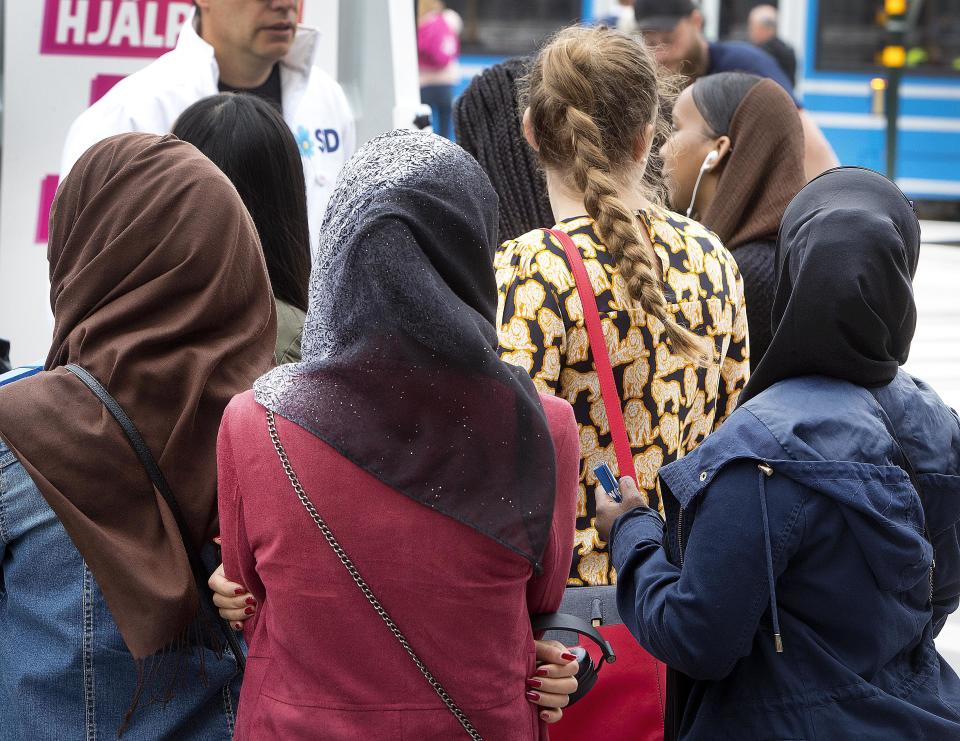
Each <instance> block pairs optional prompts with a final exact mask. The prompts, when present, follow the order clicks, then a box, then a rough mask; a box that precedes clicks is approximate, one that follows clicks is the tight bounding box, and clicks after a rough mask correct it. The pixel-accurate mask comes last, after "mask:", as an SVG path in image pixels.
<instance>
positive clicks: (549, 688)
mask: <svg viewBox="0 0 960 741" xmlns="http://www.w3.org/2000/svg"><path fill="white" fill-rule="evenodd" d="M535 643H536V646H537V671H536V676H534V677H530V678H529V679H527V687H528V688H529V690H528V691H527V700H529V701H530V702H531V703H533V704H534V705H539V706H540V707H542V708H543V710H541V711H540V719H541V720H543V721H545V722H547V723H556V722H557V721H558V720H560V718H562V717H563V708H565V707H566V706H567V704H568V703H569V702H570V695H572V694H573V693H574V692H576V691H577V680H576V674H577V669H578V668H579V665H578V664H577V659H576V657H575V656H574V655H573V654H571V653H569V651H568V650H567V647H566V646H564V645H563V644H562V643H560V642H559V641H535Z"/></svg>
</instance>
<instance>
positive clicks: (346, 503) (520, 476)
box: [218, 131, 579, 740]
mask: <svg viewBox="0 0 960 741" xmlns="http://www.w3.org/2000/svg"><path fill="white" fill-rule="evenodd" d="M496 232H497V197H496V194H495V193H494V192H493V189H492V188H491V186H490V183H489V181H488V180H487V178H486V176H485V175H484V174H483V171H482V170H481V169H480V167H479V166H478V165H477V163H476V162H475V161H474V160H473V159H472V158H471V157H470V156H469V155H467V154H466V153H465V152H464V151H463V150H462V149H461V148H460V147H457V146H455V145H454V144H452V143H450V142H448V141H446V140H444V139H442V138H440V137H438V136H435V135H432V134H422V133H413V132H408V131H398V132H393V133H391V134H385V135H383V136H380V137H377V138H376V139H374V140H372V141H371V142H369V143H368V144H366V145H364V147H363V148H362V149H361V150H360V151H359V152H358V153H357V155H356V157H354V158H353V159H351V161H350V162H349V163H348V164H347V167H346V169H345V170H344V178H343V180H342V182H341V185H340V186H339V187H338V188H337V190H336V191H335V192H334V195H333V197H332V199H331V202H330V208H329V209H328V211H327V216H326V219H325V222H324V233H323V239H322V240H321V245H320V251H319V254H318V256H317V261H316V265H315V266H314V274H313V279H312V281H311V291H312V295H311V297H310V298H311V301H310V312H309V315H308V318H307V325H306V329H305V332H304V347H303V357H304V360H303V362H302V363H298V364H295V365H287V366H282V367H280V368H277V369H275V370H274V371H272V372H270V373H268V374H267V375H265V376H263V377H262V378H261V379H259V380H258V381H257V382H256V384H255V386H254V390H253V391H252V392H248V393H245V394H243V395H241V396H238V397H237V398H236V399H234V401H233V403H232V404H231V405H230V407H229V408H228V409H227V412H226V413H225V415H224V420H223V426H222V428H221V433H220V443H219V453H218V461H219V466H220V479H219V490H220V521H221V527H222V540H223V556H224V568H225V572H226V575H227V576H228V577H231V578H232V580H233V581H234V582H239V583H241V584H244V585H245V586H246V587H247V588H248V589H249V590H250V592H251V594H252V599H253V601H254V602H255V603H256V604H257V605H258V607H257V608H256V609H255V610H254V608H253V607H251V608H249V612H255V613H256V614H255V616H254V617H252V618H251V619H250V625H251V627H250V629H249V630H250V631H252V637H251V652H250V653H251V659H250V662H249V664H248V669H247V674H246V677H245V678H244V684H243V690H242V695H241V702H240V714H239V718H238V722H237V732H236V738H237V739H248V738H256V739H261V738H266V737H270V738H283V739H305V740H306V739H315V738H317V736H318V729H322V733H321V734H320V735H323V736H327V737H331V738H376V739H391V738H401V737H405V738H459V737H460V736H461V735H464V733H463V729H462V728H461V727H460V723H459V722H458V720H457V719H456V718H455V717H454V715H453V714H452V713H451V712H450V710H449V709H448V708H447V707H444V703H443V702H441V700H440V698H439V697H438V696H437V693H436V692H435V690H434V688H432V687H431V686H430V685H429V684H428V683H427V681H425V678H424V677H423V676H421V672H420V671H418V669H417V666H416V665H415V664H414V662H413V661H411V657H410V656H409V655H407V653H405V651H404V648H403V647H401V645H400V644H399V643H398V641H397V639H396V637H395V636H394V635H392V634H391V631H390V630H389V629H388V627H387V625H385V624H384V621H383V620H382V619H381V616H380V615H378V613H377V611H376V610H375V609H374V607H373V606H372V605H371V603H370V602H369V601H368V600H367V599H366V598H365V596H364V593H363V592H361V591H360V589H358V583H354V579H351V575H350V574H349V573H348V571H347V570H346V569H345V568H344V564H342V563H341V562H340V561H339V560H338V558H337V557H336V556H335V554H334V553H333V552H331V545H332V543H330V544H328V542H327V541H326V540H325V539H324V534H323V533H321V531H320V529H318V527H317V524H318V523H317V524H315V522H312V521H311V512H310V511H308V509H305V505H307V504H308V502H307V501H305V500H310V499H312V501H313V502H314V503H315V504H316V510H315V511H317V512H318V513H319V517H321V518H323V520H325V521H326V522H327V523H329V528H330V530H331V531H333V532H334V533H335V535H336V539H337V541H339V543H340V545H341V546H342V548H343V550H345V551H346V553H347V554H348V555H349V558H350V559H351V560H352V561H353V562H354V563H355V564H356V568H357V570H358V571H359V572H360V573H361V574H362V575H363V578H364V580H366V581H367V583H368V584H369V588H370V590H371V591H372V592H373V594H374V595H375V596H376V598H377V599H378V600H380V601H381V602H382V604H383V605H384V606H386V608H387V610H388V612H389V613H390V617H391V618H392V619H393V620H395V621H396V625H397V626H398V627H399V629H400V630H401V631H402V632H403V633H404V634H405V636H406V638H407V639H408V640H409V645H410V646H411V647H412V650H413V652H414V653H416V654H417V655H418V656H419V658H420V659H421V660H422V661H423V662H424V663H425V664H426V666H428V667H429V669H430V671H431V672H432V673H433V674H434V676H435V677H436V678H437V680H438V681H439V682H440V683H441V684H442V685H443V687H444V688H445V689H446V691H448V692H449V694H450V697H452V698H453V701H454V702H456V703H457V704H458V705H459V706H460V708H461V710H462V711H463V713H464V714H465V715H466V718H467V719H468V720H469V722H470V723H472V724H473V725H475V726H476V728H477V729H478V730H479V731H480V733H481V734H482V735H483V736H484V737H485V738H488V739H506V738H522V739H537V738H545V737H546V729H545V725H544V724H543V723H542V722H540V721H545V720H551V719H555V718H556V717H557V716H559V712H555V713H552V712H551V711H550V710H548V709H544V708H542V707H539V706H538V705H543V706H546V708H551V709H552V710H554V711H557V710H559V708H560V707H562V706H563V705H564V704H565V703H566V699H567V698H566V695H568V694H569V693H570V692H572V691H573V690H574V689H575V688H576V682H575V681H573V680H572V679H571V676H572V674H574V673H576V667H577V665H576V662H575V661H573V656H572V655H569V654H568V655H567V658H566V659H565V660H564V663H563V664H562V665H558V664H551V665H550V666H540V667H539V669H540V670H542V673H541V674H539V675H538V674H537V671H538V666H537V665H536V663H535V656H536V654H535V644H534V639H533V635H532V629H531V622H530V615H531V614H537V613H544V612H547V613H549V612H553V611H554V610H556V608H557V607H558V606H559V604H560V600H561V597H562V595H563V585H564V581H565V580H566V575H567V569H568V566H569V562H570V553H571V551H572V548H573V525H574V512H575V508H576V497H577V469H578V463H579V447H578V440H577V426H576V423H575V420H574V416H573V411H572V410H571V408H570V405H569V404H567V403H566V402H564V401H562V400H560V399H556V398H553V397H552V396H540V395H539V394H538V393H537V390H536V386H535V385H534V384H533V383H532V381H531V380H530V378H529V377H528V376H527V374H526V373H525V372H524V371H523V370H522V369H521V368H517V367H516V366H513V365H510V364H509V363H506V362H503V361H501V360H500V359H499V358H498V357H497V355H496V353H495V347H496V338H497V335H496V329H495V328H494V325H493V322H494V318H495V316H496V305H497V291H496V282H495V280H494V272H493V265H492V258H493V251H494V249H495V246H496V245H495V240H496ZM360 410H364V411H363V412H362V414H361V415H360V416H357V415H358V413H359V412H360ZM278 456H281V458H282V457H283V456H288V457H287V459H286V460H287V461H288V463H287V464H286V465H281V458H278ZM285 467H286V468H287V470H286V472H285ZM294 478H296V480H297V481H298V484H297V485H300V486H302V489H301V490H300V491H297V490H295V485H294V484H293V481H294ZM507 493H509V494H507ZM298 495H299V496H300V499H299V500H298ZM249 612H247V614H249ZM554 650H555V651H559V652H561V653H562V652H563V649H562V648H559V647H556V648H554ZM318 666H323V667H325V668H326V670H325V671H322V672H321V671H317V667H318ZM557 672H559V673H557ZM564 672H565V674H564Z"/></svg>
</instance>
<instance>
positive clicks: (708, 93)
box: [662, 72, 806, 370]
mask: <svg viewBox="0 0 960 741" xmlns="http://www.w3.org/2000/svg"><path fill="white" fill-rule="evenodd" d="M803 151H804V150H803V125H802V123H801V121H800V116H799V114H798V113H797V106H796V104H795V103H794V102H793V100H792V99H791V98H790V96H789V95H787V93H785V92H784V91H783V89H782V88H781V87H780V86H779V85H777V84H776V83H775V82H772V81H771V80H765V79H763V78H761V77H757V76H756V75H748V74H745V73H743V72H723V73H721V74H717V75H710V76H708V77H701V78H700V79H699V80H697V81H696V82H695V83H693V85H691V86H690V87H688V88H687V89H686V90H684V91H683V93H682V94H681V95H680V97H679V98H678V100H677V103H676V105H675V106H674V109H673V135H672V136H671V137H670V138H669V139H668V140H667V142H666V143H665V145H664V147H663V149H662V154H663V160H664V167H663V170H664V175H665V177H666V180H667V186H668V188H669V190H670V203H671V205H672V206H673V208H674V209H676V210H677V211H684V212H685V213H687V214H688V215H691V216H693V218H695V219H698V220H699V221H700V222H701V223H702V224H703V225H704V226H706V227H707V228H708V229H710V230H712V231H713V232H715V233H716V235H717V236H718V237H720V239H721V240H723V243H724V245H726V247H727V249H728V250H730V251H731V252H732V253H733V256H734V258H735V259H736V261H737V266H738V267H739V268H740V274H741V275H742V276H743V284H744V289H745V290H746V298H747V318H748V324H749V332H750V368H751V370H752V369H754V368H756V366H757V364H758V363H759V362H760V359H761V358H762V357H763V355H764V353H765V352H766V350H767V347H769V345H770V339H771V336H772V327H771V321H770V312H771V309H772V305H773V294H774V291H775V289H776V287H777V286H776V276H775V271H774V253H775V249H776V241H777V231H778V229H779V228H780V220H781V219H782V218H783V212H784V211H785V210H786V208H787V204H789V203H790V201H791V199H793V197H794V196H795V195H796V194H797V193H799V192H800V189H801V188H802V187H803V186H804V185H805V184H806V176H805V174H804V169H803Z"/></svg>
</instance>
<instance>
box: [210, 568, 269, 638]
mask: <svg viewBox="0 0 960 741" xmlns="http://www.w3.org/2000/svg"><path fill="white" fill-rule="evenodd" d="M207 584H209V585H210V589H212V590H213V604H215V605H216V606H217V609H218V610H219V611H220V617H222V618H223V619H224V620H227V621H229V622H230V626H231V627H232V628H233V629H234V630H243V621H244V620H246V619H247V618H249V617H252V616H253V615H255V614H256V612H257V601H256V600H255V599H254V598H253V597H252V596H251V595H250V593H249V592H248V591H247V589H246V587H244V586H243V585H242V584H237V583H235V582H232V581H230V580H229V579H227V577H226V575H225V574H224V573H223V564H220V565H219V566H217V570H216V571H214V572H213V573H212V574H210V578H209V579H207Z"/></svg>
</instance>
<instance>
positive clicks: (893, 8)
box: [883, 0, 907, 17]
mask: <svg viewBox="0 0 960 741" xmlns="http://www.w3.org/2000/svg"><path fill="white" fill-rule="evenodd" d="M883 6H884V7H883V9H884V11H885V12H886V14H887V17H889V16H891V15H906V14H907V0H885V2H884V4H883Z"/></svg>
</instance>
